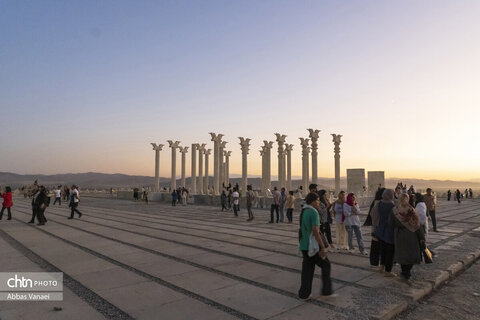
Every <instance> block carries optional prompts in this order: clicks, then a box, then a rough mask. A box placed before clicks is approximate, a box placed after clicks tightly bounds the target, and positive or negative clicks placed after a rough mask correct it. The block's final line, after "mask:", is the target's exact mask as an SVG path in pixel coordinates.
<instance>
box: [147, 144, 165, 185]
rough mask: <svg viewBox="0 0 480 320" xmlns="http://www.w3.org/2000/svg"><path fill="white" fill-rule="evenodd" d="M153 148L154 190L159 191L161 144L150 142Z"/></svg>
mask: <svg viewBox="0 0 480 320" xmlns="http://www.w3.org/2000/svg"><path fill="white" fill-rule="evenodd" d="M150 144H151V145H152V146H153V150H155V192H159V191H160V177H159V173H160V151H162V148H163V144H159V145H157V144H156V143H153V142H152V143H150Z"/></svg>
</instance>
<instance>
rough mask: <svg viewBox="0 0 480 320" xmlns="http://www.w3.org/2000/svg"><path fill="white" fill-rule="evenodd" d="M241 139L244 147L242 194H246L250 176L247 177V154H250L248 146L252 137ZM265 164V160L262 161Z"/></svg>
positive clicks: (241, 145)
mask: <svg viewBox="0 0 480 320" xmlns="http://www.w3.org/2000/svg"><path fill="white" fill-rule="evenodd" d="M238 139H240V147H241V149H242V185H241V188H242V194H244V195H246V190H247V184H248V178H247V172H248V171H247V155H248V148H249V146H250V139H249V138H246V139H245V138H243V137H238ZM262 164H263V162H262Z"/></svg>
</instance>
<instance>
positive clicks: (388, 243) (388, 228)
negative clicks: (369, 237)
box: [373, 189, 396, 277]
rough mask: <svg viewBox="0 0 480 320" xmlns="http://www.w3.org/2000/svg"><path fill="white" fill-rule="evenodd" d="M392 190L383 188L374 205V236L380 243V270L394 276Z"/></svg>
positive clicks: (393, 205)
mask: <svg viewBox="0 0 480 320" xmlns="http://www.w3.org/2000/svg"><path fill="white" fill-rule="evenodd" d="M393 199H394V191H393V190H392V189H385V191H383V194H382V200H381V201H380V202H379V203H378V205H377V206H376V208H375V209H376V212H375V215H376V217H375V220H376V221H375V224H376V227H375V231H374V234H373V235H374V236H375V238H377V240H378V244H379V245H380V252H379V253H380V271H385V276H387V277H394V276H396V275H395V274H394V273H392V267H393V256H394V253H395V240H394V228H393V223H392V218H393V208H394V207H395V204H394V202H393Z"/></svg>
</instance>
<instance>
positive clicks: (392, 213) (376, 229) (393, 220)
mask: <svg viewBox="0 0 480 320" xmlns="http://www.w3.org/2000/svg"><path fill="white" fill-rule="evenodd" d="M375 198H376V199H375V202H374V204H373V206H372V209H371V210H370V212H369V216H370V217H371V227H372V244H371V252H370V265H371V266H373V267H378V268H379V269H378V270H379V271H384V272H385V275H386V276H393V277H394V276H396V275H395V274H394V273H392V267H393V262H394V261H396V262H397V263H398V264H400V266H401V274H400V275H401V279H402V280H403V281H405V282H407V283H409V281H410V277H411V270H412V268H413V265H415V264H419V263H420V262H421V261H422V251H423V250H425V247H426V245H425V244H426V235H427V234H428V218H427V216H430V217H431V218H432V223H433V225H434V229H433V230H434V231H435V232H437V228H436V220H435V202H434V197H433V195H432V190H431V189H430V188H428V189H427V194H426V195H422V194H421V193H414V194H412V195H409V194H408V193H406V194H405V193H403V192H402V193H396V192H394V191H393V190H392V189H385V188H382V189H379V190H378V191H377V194H376V197H375ZM412 198H413V199H414V201H413V202H412V201H411V199H412Z"/></svg>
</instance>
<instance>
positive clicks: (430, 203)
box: [423, 188, 438, 232]
mask: <svg viewBox="0 0 480 320" xmlns="http://www.w3.org/2000/svg"><path fill="white" fill-rule="evenodd" d="M423 198H424V201H425V204H426V205H427V214H428V216H429V217H430V218H431V219H432V225H433V231H434V232H438V230H437V218H436V214H435V207H436V205H437V201H436V199H435V197H434V195H433V194H432V189H431V188H427V194H426V195H425V196H424V197H423Z"/></svg>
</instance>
